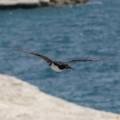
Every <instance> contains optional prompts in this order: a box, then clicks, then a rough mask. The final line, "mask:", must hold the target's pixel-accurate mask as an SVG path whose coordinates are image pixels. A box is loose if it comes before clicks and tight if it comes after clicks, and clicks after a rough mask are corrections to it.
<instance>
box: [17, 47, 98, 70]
mask: <svg viewBox="0 0 120 120" xmlns="http://www.w3.org/2000/svg"><path fill="white" fill-rule="evenodd" d="M17 50H19V51H22V52H24V53H28V54H31V55H34V56H37V57H40V58H42V59H43V60H45V61H46V62H47V63H48V64H49V65H50V67H51V69H53V70H55V71H57V72H61V71H63V70H64V69H72V67H71V65H72V64H75V63H78V62H89V61H90V62H92V61H99V59H96V58H81V59H73V60H69V61H66V62H59V61H55V60H52V59H50V58H49V57H47V56H45V55H42V54H39V53H37V52H28V51H26V50H22V49H17Z"/></svg>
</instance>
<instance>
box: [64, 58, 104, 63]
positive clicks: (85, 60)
mask: <svg viewBox="0 0 120 120" xmlns="http://www.w3.org/2000/svg"><path fill="white" fill-rule="evenodd" d="M101 60H102V59H97V58H80V59H73V60H69V61H67V62H66V63H68V64H76V63H80V62H97V61H101Z"/></svg>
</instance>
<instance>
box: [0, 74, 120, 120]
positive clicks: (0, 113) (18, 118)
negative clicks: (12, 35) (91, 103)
mask: <svg viewBox="0 0 120 120" xmlns="http://www.w3.org/2000/svg"><path fill="white" fill-rule="evenodd" d="M0 120H120V115H117V114H113V113H108V112H102V111H97V110H94V109H90V108H85V107H81V106H78V105H75V104H73V103H69V102H66V101H64V100H61V99H59V98H56V97H53V96H50V95H48V94H45V93H43V92H42V91H40V90H39V89H38V88H36V87H34V86H32V85H30V84H28V83H26V82H23V81H22V80H19V79H17V78H15V77H10V76H6V75H0Z"/></svg>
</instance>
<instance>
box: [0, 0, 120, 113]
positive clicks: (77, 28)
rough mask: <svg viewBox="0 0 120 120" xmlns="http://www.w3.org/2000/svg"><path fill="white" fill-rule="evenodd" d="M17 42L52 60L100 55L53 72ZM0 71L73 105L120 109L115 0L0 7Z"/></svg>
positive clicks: (119, 24) (119, 5) (119, 12)
mask: <svg viewBox="0 0 120 120" xmlns="http://www.w3.org/2000/svg"><path fill="white" fill-rule="evenodd" d="M17 48H22V49H25V50H28V51H36V52H39V53H41V54H44V55H47V56H49V57H50V58H51V59H55V60H63V61H67V60H71V59H72V58H75V59H76V58H83V57H87V58H88V57H90V58H98V59H101V60H100V61H98V62H86V63H84V62H81V63H79V64H76V65H74V66H73V68H74V69H73V70H66V71H64V72H61V73H56V72H53V71H52V70H50V69H49V67H48V65H47V64H46V62H45V61H43V60H42V59H40V58H38V57H34V56H32V55H28V54H25V53H22V52H20V51H17V50H16V49H17ZM0 74H7V75H12V76H16V77H18V78H20V79H23V80H25V81H27V82H29V83H31V84H33V85H35V86H37V87H39V89H40V90H42V91H44V92H45V93H47V94H50V95H53V96H56V97H58V98H62V99H64V100H67V101H70V102H73V103H75V104H77V105H82V106H87V107H91V108H95V109H98V110H104V111H111V112H115V113H120V0H114V1H113V0H100V1H98V0H91V1H90V2H89V3H88V4H86V5H77V6H63V7H46V8H36V9H26V10H25V9H16V10H0Z"/></svg>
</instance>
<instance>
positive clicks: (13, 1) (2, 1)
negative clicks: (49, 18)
mask: <svg viewBox="0 0 120 120" xmlns="http://www.w3.org/2000/svg"><path fill="white" fill-rule="evenodd" d="M88 1H89V0H0V8H1V9H7V8H33V7H46V6H61V5H69V4H84V3H87V2H88Z"/></svg>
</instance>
